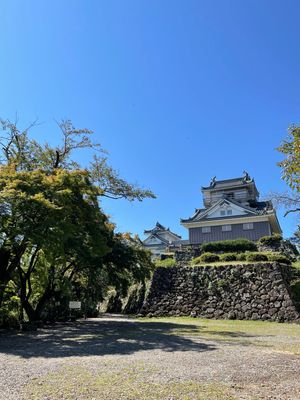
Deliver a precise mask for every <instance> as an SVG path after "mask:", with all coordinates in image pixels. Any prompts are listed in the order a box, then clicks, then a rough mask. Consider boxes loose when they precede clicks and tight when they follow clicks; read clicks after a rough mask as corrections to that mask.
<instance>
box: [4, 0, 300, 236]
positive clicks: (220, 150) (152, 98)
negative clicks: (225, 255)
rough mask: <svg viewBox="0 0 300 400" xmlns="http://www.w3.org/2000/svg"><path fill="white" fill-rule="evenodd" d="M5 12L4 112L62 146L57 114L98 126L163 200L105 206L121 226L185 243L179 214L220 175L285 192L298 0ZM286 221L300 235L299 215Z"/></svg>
mask: <svg viewBox="0 0 300 400" xmlns="http://www.w3.org/2000/svg"><path fill="white" fill-rule="evenodd" d="M0 15H1V23H0V56H1V62H0V115H1V117H2V118H11V119H13V118H14V117H15V114H16V112H17V113H18V115H19V121H20V122H19V125H20V126H26V125H27V124H28V123H29V122H31V121H32V120H34V119H35V118H36V117H38V118H39V119H40V121H42V122H44V124H43V125H41V126H40V127H39V128H38V129H35V131H34V132H33V133H34V134H35V135H39V138H40V140H50V141H53V142H54V141H55V139H56V137H57V135H58V132H57V130H56V127H55V123H54V120H55V119H56V120H58V119H61V118H70V119H72V120H73V122H74V124H75V125H76V127H87V128H90V129H93V130H94V131H95V140H96V141H99V142H101V143H102V145H103V147H104V148H105V149H107V150H108V152H109V154H110V160H111V164H112V165H113V166H114V167H115V168H116V169H118V170H119V171H120V173H121V175H122V176H124V177H125V178H127V179H128V180H129V181H133V182H138V183H140V184H141V185H142V186H144V187H145V188H146V187H147V188H151V189H152V190H153V191H154V192H155V193H156V195H157V199H156V200H145V201H144V202H142V203H138V202H134V203H128V202H125V201H112V200H110V201H105V202H104V204H103V208H104V209H105V211H106V212H108V213H109V214H110V215H111V217H112V219H113V221H114V222H116V223H117V225H118V229H120V230H122V231H130V232H132V233H138V234H140V235H141V236H142V233H143V230H144V229H145V228H147V229H149V228H151V227H152V226H153V225H154V224H155V223H156V221H157V220H158V221H160V222H161V223H162V224H164V225H166V226H169V227H170V228H171V229H172V230H174V231H175V232H177V233H179V234H181V235H182V236H183V237H184V238H186V237H187V232H186V230H185V229H184V228H182V227H181V226H180V223H179V220H180V218H187V217H189V216H190V215H191V214H193V212H194V209H195V208H197V207H198V208H199V207H201V206H202V198H201V193H200V187H201V186H205V185H208V184H209V181H210V179H211V177H212V176H214V175H216V176H217V179H226V178H232V177H236V176H241V174H242V172H243V170H247V171H248V172H249V173H250V175H251V176H254V178H255V180H256V183H257V186H258V189H259V190H260V193H261V195H262V196H266V195H267V194H268V192H270V191H276V190H277V191H281V190H285V189H286V185H285V184H284V183H283V182H282V181H281V180H280V169H279V168H278V167H277V166H276V162H277V161H279V160H280V159H281V155H280V154H279V153H278V152H277V151H276V150H275V149H276V147H277V146H278V145H279V144H280V142H281V140H282V139H283V138H284V137H285V136H286V133H287V127H288V126H289V125H290V124H291V123H299V122H300V96H299V93H300V51H299V45H300V29H299V18H300V2H299V1H298V0H294V1H291V0H281V1H278V0H251V1H250V0H244V1H241V0H231V1H227V0H206V1H203V0H195V1H193V0H186V1H182V0H181V1H176V0H151V1H146V0H135V1H134V0H118V1H117V0H115V1H114V0H107V1H104V0H94V1H93V0H82V1H80V0H51V1H50V0H49V1H41V0H36V1H33V0H26V1H24V0H20V1H17V0H9V1H7V0H0ZM82 161H83V162H84V159H83V160H82ZM279 218H280V221H281V225H282V228H283V230H284V234H285V236H289V235H291V234H292V232H293V231H294V230H295V228H296V221H295V217H294V216H290V217H288V218H283V217H282V212H279Z"/></svg>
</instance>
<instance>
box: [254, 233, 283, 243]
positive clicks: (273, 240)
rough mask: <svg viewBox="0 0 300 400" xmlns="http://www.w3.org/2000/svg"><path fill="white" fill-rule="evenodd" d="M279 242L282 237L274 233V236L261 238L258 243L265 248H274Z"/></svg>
mask: <svg viewBox="0 0 300 400" xmlns="http://www.w3.org/2000/svg"><path fill="white" fill-rule="evenodd" d="M281 241H282V236H281V235H279V234H278V233H275V234H274V235H271V236H263V237H261V238H260V239H259V241H258V243H259V244H263V245H266V246H274V245H279V244H280V242H281Z"/></svg>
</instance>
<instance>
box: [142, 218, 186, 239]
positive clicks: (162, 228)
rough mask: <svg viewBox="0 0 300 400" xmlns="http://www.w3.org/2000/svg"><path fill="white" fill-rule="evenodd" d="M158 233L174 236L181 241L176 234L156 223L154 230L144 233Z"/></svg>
mask: <svg viewBox="0 0 300 400" xmlns="http://www.w3.org/2000/svg"><path fill="white" fill-rule="evenodd" d="M160 232H161V233H162V232H167V233H169V234H171V235H173V236H176V237H177V238H178V239H181V236H179V235H177V233H174V232H172V231H170V229H169V228H166V227H164V226H163V225H162V224H160V223H159V222H156V225H155V227H154V228H152V229H148V230H145V231H144V233H145V234H153V233H156V234H159V233H160Z"/></svg>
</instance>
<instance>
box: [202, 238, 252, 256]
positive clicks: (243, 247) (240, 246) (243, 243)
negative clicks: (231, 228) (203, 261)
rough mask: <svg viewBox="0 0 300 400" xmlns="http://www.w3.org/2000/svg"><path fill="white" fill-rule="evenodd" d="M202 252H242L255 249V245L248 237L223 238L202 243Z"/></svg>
mask: <svg viewBox="0 0 300 400" xmlns="http://www.w3.org/2000/svg"><path fill="white" fill-rule="evenodd" d="M201 250H202V251H203V252H224V253H229V252H243V251H255V250H257V246H256V244H255V243H254V242H251V240H248V239H235V240H223V241H220V242H210V243H203V244H202V246H201Z"/></svg>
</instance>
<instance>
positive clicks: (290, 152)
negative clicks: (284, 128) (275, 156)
mask: <svg viewBox="0 0 300 400" xmlns="http://www.w3.org/2000/svg"><path fill="white" fill-rule="evenodd" d="M278 150H279V151H280V152H281V153H283V154H284V156H285V158H284V159H283V160H282V161H280V162H279V163H278V165H279V166H280V167H281V168H282V179H284V180H285V181H286V183H287V184H288V186H289V187H290V188H291V189H293V190H295V191H296V192H300V127H299V126H295V125H293V126H291V127H290V128H289V130H288V138H287V139H286V140H284V141H283V143H282V144H281V146H280V147H278Z"/></svg>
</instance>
